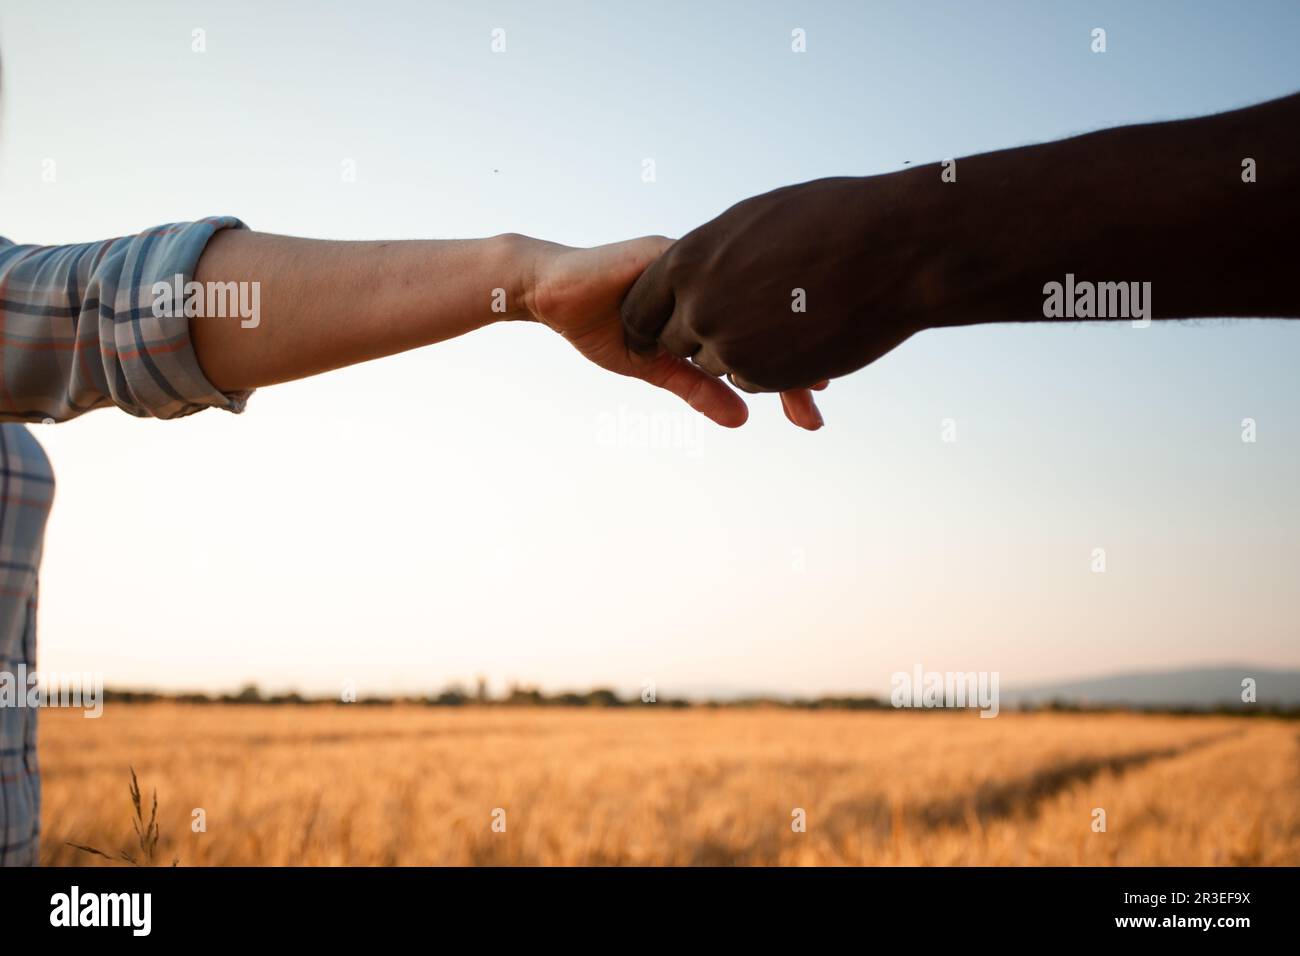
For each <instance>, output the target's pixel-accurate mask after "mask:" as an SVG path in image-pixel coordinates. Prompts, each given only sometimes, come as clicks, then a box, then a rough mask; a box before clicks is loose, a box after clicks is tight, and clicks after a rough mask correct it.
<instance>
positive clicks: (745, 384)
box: [727, 373, 779, 395]
mask: <svg viewBox="0 0 1300 956" xmlns="http://www.w3.org/2000/svg"><path fill="white" fill-rule="evenodd" d="M727 381H728V382H730V383H731V384H732V385H734V386H735V387H736V388H738V389H740V390H741V391H742V392H749V393H750V394H751V395H757V394H759V393H761V392H775V391H779V389H775V388H764V387H763V386H762V385H756V384H755V383H753V382H751V381H750V380H749V379H747V378H744V377H743V376H740V375H736V374H734V373H731V374H728V375H727Z"/></svg>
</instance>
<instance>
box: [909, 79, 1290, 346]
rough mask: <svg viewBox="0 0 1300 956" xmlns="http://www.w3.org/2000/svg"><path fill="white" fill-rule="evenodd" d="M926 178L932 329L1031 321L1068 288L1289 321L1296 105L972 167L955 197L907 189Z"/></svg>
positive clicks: (979, 160) (1176, 314) (1163, 308)
mask: <svg viewBox="0 0 1300 956" xmlns="http://www.w3.org/2000/svg"><path fill="white" fill-rule="evenodd" d="M1247 158H1250V159H1253V160H1254V161H1255V163H1256V164H1257V167H1256V174H1257V180H1256V181H1255V182H1244V181H1243V178H1242V172H1243V166H1242V164H1243V160H1245V159H1247ZM927 172H929V173H930V175H932V177H933V179H932V183H931V184H929V185H928V186H927V187H926V191H927V192H930V193H931V195H932V199H931V200H930V201H931V202H933V203H934V204H935V207H934V208H935V211H936V215H940V216H943V217H944V218H945V219H946V221H945V223H944V224H943V229H942V233H941V235H940V237H939V243H940V244H941V245H942V246H943V251H942V252H940V253H939V255H940V256H941V259H942V266H941V268H938V269H937V270H935V271H936V273H937V274H939V275H941V276H943V277H944V278H943V282H944V284H945V292H944V294H943V295H942V296H940V298H941V299H943V300H944V301H945V306H946V308H945V311H944V314H943V315H942V316H937V317H936V318H937V321H935V322H934V324H936V325H965V324H973V323H978V322H1007V321H1043V320H1044V319H1045V316H1044V314H1043V303H1044V291H1043V287H1044V285H1045V284H1046V283H1048V282H1063V281H1064V279H1065V276H1066V275H1067V274H1072V275H1074V276H1075V278H1076V280H1086V281H1091V282H1098V283H1099V282H1150V283H1151V286H1150V290H1151V305H1152V316H1151V317H1153V318H1190V317H1203V316H1224V317H1232V316H1278V317H1281V316H1290V317H1296V316H1300V290H1298V289H1297V286H1296V284H1295V283H1294V282H1293V281H1292V280H1291V278H1290V276H1291V275H1292V274H1293V273H1294V264H1295V261H1296V256H1297V248H1298V247H1300V239H1298V237H1297V229H1300V96H1291V97H1287V98H1285V99H1281V100H1275V101H1272V102H1269V103H1264V104H1261V105H1259V106H1256V107H1251V108H1248V109H1244V110H1237V111H1234V112H1231V113H1224V114H1219V115H1216V116H1210V117H1205V118H1201V119H1193V120H1184V121H1179V122H1172V123H1158V124H1148V125H1142V126H1130V127H1121V128H1116V129H1111V130H1104V131H1101V132H1098V133H1092V134H1089V135H1086V136H1080V137H1075V138H1072V139H1068V140H1061V141H1058V142H1053V143H1046V144H1043V145H1040V146H1031V147H1025V148H1021V149H1011V150H1003V151H1001V152H996V153H987V154H983V155H979V156H972V157H968V158H966V159H961V160H959V161H958V163H957V182H956V183H943V182H941V181H940V177H939V173H938V168H937V167H936V168H934V169H933V170H929V171H926V170H915V171H909V172H908V173H907V174H905V175H909V176H921V175H926V173H927ZM945 190H947V191H948V192H946V193H945V192H944V191H945ZM962 289H965V290H966V292H965V293H964V294H963V292H962V291H961V290H962ZM963 300H964V301H963Z"/></svg>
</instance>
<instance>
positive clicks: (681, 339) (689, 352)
mask: <svg viewBox="0 0 1300 956" xmlns="http://www.w3.org/2000/svg"><path fill="white" fill-rule="evenodd" d="M659 344H660V345H661V346H663V350H664V351H665V352H669V353H671V354H672V355H676V356H677V357H678V358H694V357H695V355H696V354H697V353H698V352H699V351H700V349H701V348H702V343H701V342H700V340H699V339H698V338H697V337H696V335H695V333H694V332H692V331H691V330H690V329H689V328H687V327H686V323H685V322H683V321H682V317H681V315H680V313H676V312H675V313H673V315H672V317H671V318H669V320H668V324H667V325H665V326H664V327H663V328H662V329H660V330H659Z"/></svg>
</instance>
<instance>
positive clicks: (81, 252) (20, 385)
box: [0, 217, 248, 866]
mask: <svg viewBox="0 0 1300 956" xmlns="http://www.w3.org/2000/svg"><path fill="white" fill-rule="evenodd" d="M228 228H243V224H242V223H241V222H239V220H237V219H231V218H228V217H222V218H212V219H204V220H202V221H200V222H195V223H180V224H174V225H168V226H159V227H158V228H156V229H150V230H148V231H147V232H144V233H141V234H140V235H138V236H128V237H125V238H122V239H110V240H107V241H105V242H94V243H87V244H85V245H79V246H57V247H46V248H42V247H38V246H17V245H14V244H13V243H12V242H10V241H9V240H7V239H3V238H0V421H3V422H5V423H6V424H3V425H0V679H3V678H4V677H5V676H6V675H8V677H9V681H10V682H11V684H12V682H13V681H16V680H17V679H18V674H19V671H20V670H26V671H27V672H31V671H34V670H35V668H36V592H37V574H38V570H39V568H40V563H41V548H42V544H43V539H44V535H45V519H46V517H47V516H48V514H49V509H50V503H51V501H52V499H53V497H54V473H53V472H52V471H51V469H50V463H49V460H48V459H47V458H46V457H45V453H44V452H43V451H41V446H40V445H39V444H38V443H37V441H36V439H35V438H34V437H32V435H31V433H29V432H28V431H27V429H26V428H25V427H23V426H22V425H20V424H12V423H17V422H24V421H28V422H30V421H36V422H39V421H46V422H49V421H64V420H66V419H69V418H75V417H76V416H77V415H80V414H81V413H82V412H87V411H90V410H91V409H92V408H102V407H104V406H108V405H115V406H117V407H118V408H120V409H122V410H123V411H126V412H129V413H130V414H132V415H137V416H141V417H152V418H179V417H181V416H183V415H190V414H193V413H194V412H197V411H201V410H202V409H204V408H209V407H215V408H224V409H227V410H229V411H232V412H239V411H243V408H244V402H245V401H246V400H247V398H248V393H247V392H240V393H234V394H223V393H222V392H220V391H218V390H217V389H216V388H215V387H213V385H212V384H211V383H210V382H209V381H208V380H207V378H205V377H204V375H203V372H202V370H201V369H200V368H199V363H198V359H197V358H196V357H195V355H194V348H193V345H192V344H191V342H190V335H189V320H188V319H186V318H185V317H184V316H183V315H178V316H175V317H172V316H163V317H161V318H159V317H156V316H155V315H154V314H153V311H154V310H153V298H154V296H153V291H152V289H153V285H154V283H156V282H167V283H171V282H172V281H173V280H174V277H175V276H176V275H180V276H182V277H183V281H187V282H188V281H189V280H191V279H192V278H193V276H194V268H195V265H196V264H197V263H198V260H199V256H200V255H202V253H203V248H204V246H205V245H206V244H207V242H208V240H209V239H210V238H211V237H212V234H213V233H214V232H216V231H217V230H218V229H228ZM26 689H27V688H26V685H23V684H20V685H18V686H16V687H15V692H16V693H18V694H22V695H24V696H25V695H26ZM40 802H41V784H40V775H39V773H38V770H37V763H36V713H35V711H33V710H31V709H30V708H28V707H19V706H16V702H15V701H13V700H12V699H5V698H4V697H0V866H5V865H9V866H18V865H25V864H27V865H30V864H34V863H36V860H37V851H38V848H39V847H38V843H39V833H40Z"/></svg>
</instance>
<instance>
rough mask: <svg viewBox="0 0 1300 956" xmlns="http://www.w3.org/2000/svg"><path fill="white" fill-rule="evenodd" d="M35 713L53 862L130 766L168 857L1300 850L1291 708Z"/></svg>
mask: <svg viewBox="0 0 1300 956" xmlns="http://www.w3.org/2000/svg"><path fill="white" fill-rule="evenodd" d="M42 719H43V723H42V728H41V762H42V769H43V771H44V776H45V809H44V813H43V821H44V838H43V852H42V858H43V862H45V863H47V864H86V865H97V864H105V863H106V861H104V860H102V859H99V858H96V857H91V856H89V855H87V854H84V853H82V852H80V851H78V850H76V849H74V848H73V847H71V846H69V845H68V843H69V842H74V843H79V844H88V845H92V846H96V847H100V848H102V849H104V850H105V851H107V852H109V853H110V854H111V853H113V852H114V851H116V850H118V849H119V848H123V847H129V846H130V845H132V843H133V842H134V841H135V834H134V833H133V832H132V823H131V820H132V806H131V802H130V799H129V797H128V793H127V786H128V783H129V779H130V772H129V769H128V768H129V767H132V766H133V767H134V768H135V769H136V771H137V772H138V773H139V775H140V780H141V782H142V784H143V785H144V786H145V787H146V788H147V789H149V790H152V789H154V788H157V791H158V798H159V810H158V814H159V815H158V821H159V824H160V827H161V836H160V838H159V843H158V853H157V856H158V858H159V859H160V860H163V861H166V862H170V861H171V860H173V859H174V858H179V859H180V862H181V865H182V866H185V865H205V864H206V865H232V864H242V865H286V864H305V865H334V864H357V865H409V864H444V865H446V864H450V865H459V864H524V865H530V864H551V865H554V864H560V865H570V864H652V865H657V864H698V863H705V864H854V865H857V864H904V865H907V864H956V865H976V864H987V865H998V864H1067V865H1068V864H1116V865H1143V864H1150V865H1165V864H1184V865H1203V864H1260V865H1283V864H1285V865H1296V864H1300V799H1297V797H1300V761H1298V760H1297V754H1298V750H1297V731H1298V729H1300V728H1297V726H1296V725H1295V724H1289V723H1285V722H1282V721H1273V720H1242V719H1231V718H1217V717H1172V716H1145V715H1127V714H1033V715H1030V714H1014V713H1003V714H1002V715H1001V716H999V717H998V718H997V719H995V720H985V719H980V718H979V717H978V716H976V715H975V714H974V713H969V712H968V713H917V712H872V713H860V712H858V713H849V712H824V711H823V712H807V711H792V710H782V709H775V708H773V709H766V710H734V709H717V710H710V709H699V708H693V709H687V710H655V709H653V708H650V707H646V708H637V709H626V710H596V709H551V708H548V709H527V708H474V707H468V708H459V709H457V708H420V707H405V706H397V707H363V706H355V705H354V706H337V707H310V706H280V707H264V706H246V707H233V706H224V707H223V706H215V705H182V704H121V703H119V704H114V705H110V706H109V707H107V708H106V709H105V712H104V716H103V717H102V718H101V719H99V720H86V719H83V718H82V717H81V716H80V715H79V714H77V713H73V712H67V711H47V712H46V713H45V714H43V715H42ZM1096 808H1101V809H1103V810H1104V811H1105V813H1106V831H1105V832H1094V830H1093V820H1094V810H1095V809H1096ZM497 810H501V811H504V822H505V832H496V831H494V829H493V826H492V824H493V821H494V811H497ZM799 810H802V811H803V814H804V815H805V817H806V821H807V829H806V832H795V831H794V829H793V828H792V821H794V820H795V819H796V817H795V816H794V815H795V814H796V811H799ZM200 811H201V814H202V819H203V821H204V822H205V825H206V831H205V832H194V829H193V827H192V821H194V820H196V819H198V817H197V816H196V813H198V812H200ZM500 818H501V817H500V815H499V814H498V817H497V819H500Z"/></svg>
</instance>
